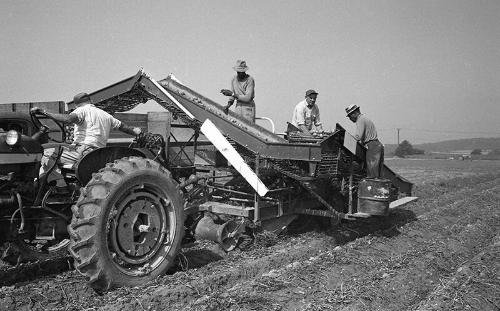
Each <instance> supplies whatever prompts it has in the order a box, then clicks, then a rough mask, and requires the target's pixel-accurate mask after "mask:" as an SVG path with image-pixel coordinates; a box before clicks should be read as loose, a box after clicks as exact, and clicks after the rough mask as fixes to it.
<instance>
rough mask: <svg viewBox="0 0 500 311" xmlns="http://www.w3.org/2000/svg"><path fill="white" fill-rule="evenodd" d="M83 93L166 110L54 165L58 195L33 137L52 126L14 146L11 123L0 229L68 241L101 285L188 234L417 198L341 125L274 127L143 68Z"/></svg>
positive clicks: (138, 269)
mask: <svg viewBox="0 0 500 311" xmlns="http://www.w3.org/2000/svg"><path fill="white" fill-rule="evenodd" d="M89 95H90V98H91V102H92V103H93V104H94V105H95V106H96V107H98V108H101V109H103V110H105V111H107V112H109V113H111V114H114V113H119V112H126V111H129V110H131V109H133V108H134V107H136V106H138V105H140V104H143V103H146V102H148V101H151V100H153V101H155V102H157V103H158V104H159V105H161V106H162V107H163V108H165V110H166V111H167V112H168V113H166V117H165V119H164V120H162V121H164V122H163V123H162V126H161V128H160V131H158V132H157V133H152V132H146V134H144V135H140V136H138V137H136V138H135V139H134V140H133V141H132V142H131V143H130V144H129V145H128V146H106V147H104V148H99V149H96V150H94V151H92V152H90V153H88V154H87V155H85V156H84V157H83V158H82V159H81V160H80V161H79V162H78V163H77V164H76V165H74V166H73V167H68V168H64V167H63V168H62V169H61V172H62V173H63V175H64V176H65V179H66V182H67V183H68V184H69V185H71V188H72V190H73V191H72V194H71V195H70V196H69V197H66V198H60V197H58V196H57V195H56V193H53V191H52V188H53V185H51V184H50V183H47V182H46V181H44V180H43V178H42V180H38V179H37V178H36V177H37V172H38V164H39V161H40V157H41V155H42V152H43V148H58V147H60V146H61V145H62V144H63V143H64V142H63V139H61V140H60V142H55V143H46V142H44V141H43V137H45V139H48V138H47V137H46V136H47V135H48V134H50V133H51V131H50V130H48V129H47V126H46V125H44V124H43V121H41V120H42V119H43V117H44V116H37V115H32V116H31V118H32V119H33V122H32V123H33V124H34V126H35V127H38V128H39V129H40V130H39V131H38V132H37V133H36V134H32V132H29V131H28V132H26V134H23V135H18V137H20V140H18V142H17V145H15V144H13V140H12V138H10V139H11V140H10V142H7V141H8V139H9V138H8V137H10V136H13V135H14V134H13V132H12V131H10V132H7V133H6V138H3V136H2V135H1V134H2V133H0V148H3V149H0V151H1V150H5V151H8V152H12V153H14V152H15V153H16V156H13V157H10V158H12V159H13V160H17V159H18V158H19V159H20V157H21V155H25V154H30V155H31V158H30V162H29V165H25V164H22V165H20V164H19V163H20V162H19V161H18V162H14V163H16V165H14V166H15V168H16V169H13V168H6V169H2V171H1V176H0V178H1V182H2V184H1V186H0V190H1V192H0V207H1V209H0V211H1V213H2V218H1V221H2V222H4V223H5V226H2V230H4V232H2V235H1V237H2V239H3V240H4V241H10V242H11V244H15V245H17V246H21V248H27V249H30V250H31V252H30V254H32V255H33V256H34V257H38V258H41V256H46V257H50V256H56V255H60V252H64V249H65V247H66V245H68V250H69V253H70V254H71V256H72V257H73V259H74V266H75V268H76V269H77V270H78V271H79V272H80V273H81V274H83V275H84V276H86V278H87V279H88V283H89V285H90V286H91V287H92V288H93V289H94V290H95V291H97V292H99V293H103V292H106V291H108V290H110V289H112V288H115V287H121V286H138V285H142V284H144V283H146V282H149V281H151V280H154V279H155V278H157V277H158V276H161V275H163V274H164V273H166V271H167V270H168V269H169V268H171V267H172V266H173V265H174V263H175V260H176V257H177V255H178V253H179V251H180V248H181V246H182V243H183V241H185V240H186V239H188V240H193V239H194V240H211V241H214V242H216V243H218V244H219V245H220V246H221V247H222V248H223V249H224V250H226V251H231V250H233V249H236V248H245V247H247V246H248V245H249V243H251V242H252V238H253V234H254V233H255V232H258V231H261V230H262V231H272V232H275V233H277V232H280V231H282V230H283V229H284V228H286V227H287V226H288V225H289V224H290V223H291V222H292V221H293V220H294V219H296V218H297V217H298V216H299V215H312V216H317V217H323V218H324V219H325V220H327V223H328V224H329V225H330V226H336V225H338V223H339V222H340V221H356V220H358V219H363V218H368V217H384V216H387V215H389V214H390V209H391V208H394V207H397V206H402V205H403V204H406V203H409V202H411V201H413V200H415V199H416V197H412V196H411V194H412V186H413V185H412V183H411V182H409V181H407V180H406V179H404V178H403V177H401V176H399V175H397V174H396V173H394V172H393V171H392V170H391V169H390V168H388V167H387V166H384V168H383V172H382V179H366V178H365V177H366V169H365V167H364V152H365V149H364V147H363V146H361V145H360V144H359V143H357V142H356V140H355V139H354V138H353V137H352V136H351V135H350V134H349V133H348V132H347V131H346V130H345V129H344V128H343V127H342V126H341V125H340V124H337V126H336V129H335V131H333V132H331V133H326V135H320V136H304V135H302V134H301V133H300V132H298V131H296V130H295V129H293V127H291V126H289V127H288V130H287V132H286V133H284V134H283V135H278V134H275V133H273V132H271V131H269V130H267V129H266V128H264V127H261V126H259V125H257V124H254V123H250V122H248V121H246V120H244V119H242V118H240V117H239V116H237V115H236V114H234V113H233V112H231V111H230V112H229V113H226V112H225V111H224V109H223V108H224V107H223V106H222V105H220V104H218V103H216V102H214V101H212V100H210V99H208V98H206V97H204V96H203V95H201V94H199V93H197V92H195V91H194V90H192V89H190V88H189V87H187V86H186V85H184V84H183V83H181V82H180V81H178V80H177V79H176V78H175V77H174V76H173V75H169V76H168V77H167V78H165V79H163V80H160V81H156V80H155V79H153V78H152V77H150V76H149V75H148V74H146V73H145V72H144V71H143V70H140V71H139V72H137V74H135V75H133V76H131V77H129V78H126V79H124V80H122V81H119V82H117V83H114V84H112V85H110V86H108V87H105V88H102V89H100V90H97V91H95V92H93V93H90V94H89ZM69 105H71V103H69ZM62 126H63V125H62V124H58V125H57V127H59V128H60V129H61V131H63V130H62ZM9 133H11V134H10V136H9ZM38 133H40V134H38ZM18 134H19V133H18ZM27 134H30V135H33V136H32V137H30V136H28V135H27ZM40 137H42V138H40ZM49 137H50V135H49ZM41 139H42V140H41ZM28 142H29V143H30V144H31V145H29V146H32V147H29V148H28V147H26V146H28ZM14 145H15V146H14ZM5 151H2V152H5ZM3 154H5V153H3ZM3 163H4V162H3V161H2V164H3ZM27 171H29V172H27ZM21 180H22V182H21ZM34 180H35V181H34ZM66 225H67V230H66ZM68 241H69V242H68Z"/></svg>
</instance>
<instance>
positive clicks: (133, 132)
mask: <svg viewBox="0 0 500 311" xmlns="http://www.w3.org/2000/svg"><path fill="white" fill-rule="evenodd" d="M118 130H119V131H121V132H123V133H125V134H129V135H132V136H136V135H139V134H141V133H142V131H141V129H140V128H138V127H134V128H132V127H130V126H128V125H126V124H125V123H124V122H122V123H121V124H120V127H119V128H118Z"/></svg>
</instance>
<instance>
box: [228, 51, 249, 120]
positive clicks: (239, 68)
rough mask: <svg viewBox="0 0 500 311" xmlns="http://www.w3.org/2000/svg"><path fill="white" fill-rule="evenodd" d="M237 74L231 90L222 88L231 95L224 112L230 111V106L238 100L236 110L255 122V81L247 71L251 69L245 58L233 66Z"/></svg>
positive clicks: (243, 116)
mask: <svg viewBox="0 0 500 311" xmlns="http://www.w3.org/2000/svg"><path fill="white" fill-rule="evenodd" d="M233 69H234V70H235V71H236V75H235V76H234V77H233V79H232V80H231V90H228V89H222V90H221V91H220V92H221V93H222V94H224V95H225V96H229V100H228V102H227V105H226V106H225V107H224V112H225V113H228V111H229V107H231V106H232V105H233V104H234V101H236V109H235V112H236V114H238V115H239V116H240V117H242V118H243V119H245V120H248V121H249V122H251V123H254V122H255V102H254V101H253V99H254V97H255V81H254V79H253V77H251V76H250V75H249V74H247V73H246V71H247V70H248V69H249V68H248V66H247V63H246V62H245V61H244V60H237V61H236V65H235V66H234V67H233Z"/></svg>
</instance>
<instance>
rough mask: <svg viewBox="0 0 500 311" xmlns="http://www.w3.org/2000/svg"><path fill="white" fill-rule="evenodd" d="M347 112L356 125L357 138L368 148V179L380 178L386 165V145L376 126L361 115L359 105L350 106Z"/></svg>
mask: <svg viewBox="0 0 500 311" xmlns="http://www.w3.org/2000/svg"><path fill="white" fill-rule="evenodd" d="M345 112H346V114H347V117H348V118H349V119H350V120H351V121H352V122H354V123H356V135H355V138H356V139H357V140H358V141H359V142H360V143H361V144H362V145H363V146H365V147H366V148H367V150H366V161H365V162H366V172H367V177H368V178H379V177H380V174H381V173H382V166H383V165H384V145H382V143H381V142H380V141H379V140H378V138H377V130H376V129H375V125H374V124H373V122H372V121H371V120H370V119H368V118H367V117H365V115H363V114H362V113H361V111H360V108H359V106H358V105H354V104H353V105H350V106H349V107H347V108H346V109H345Z"/></svg>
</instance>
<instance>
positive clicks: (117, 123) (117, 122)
mask: <svg viewBox="0 0 500 311" xmlns="http://www.w3.org/2000/svg"><path fill="white" fill-rule="evenodd" d="M120 126H122V121H120V120H118V119H117V118H114V117H113V119H111V127H112V128H113V129H115V130H117V129H119V128H120Z"/></svg>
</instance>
